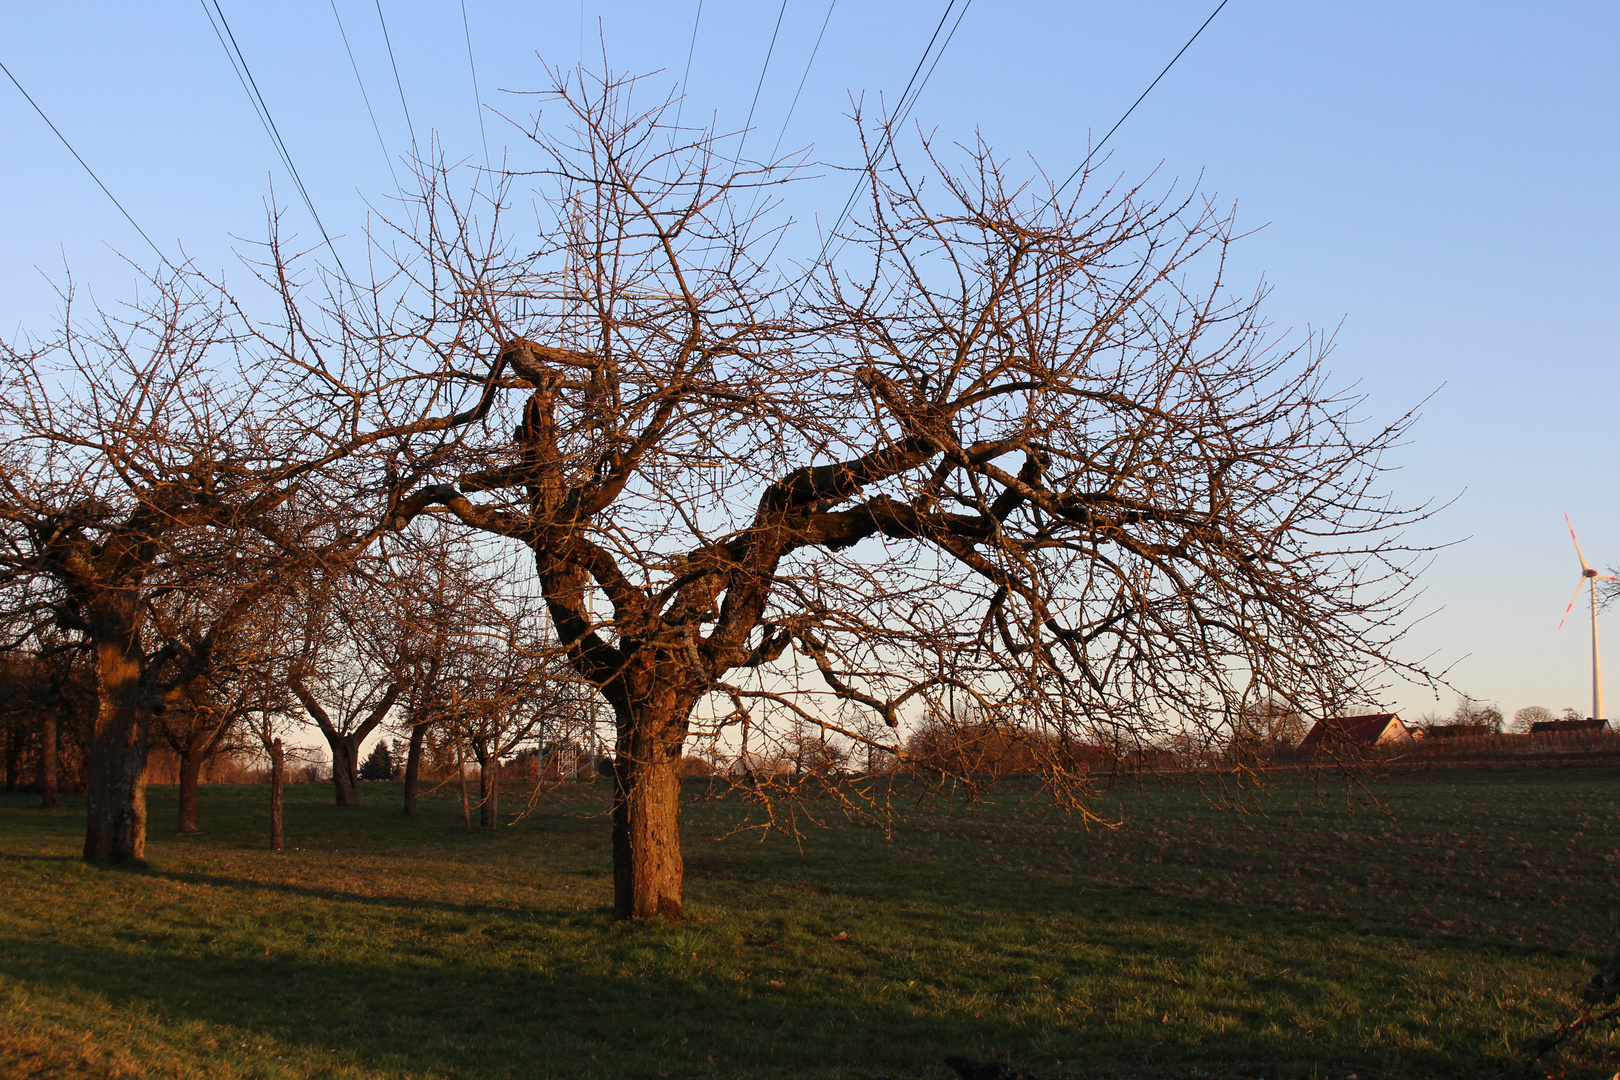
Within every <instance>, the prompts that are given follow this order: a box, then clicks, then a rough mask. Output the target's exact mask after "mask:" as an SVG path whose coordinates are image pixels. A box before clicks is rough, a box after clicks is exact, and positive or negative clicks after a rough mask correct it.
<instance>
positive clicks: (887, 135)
mask: <svg viewBox="0 0 1620 1080" xmlns="http://www.w3.org/2000/svg"><path fill="white" fill-rule="evenodd" d="M972 6H973V0H966V2H965V3H963V5H962V10H961V11H960V12H958V13H957V16H956V21H955V22H954V23H952V24H951V32H950V33H949V34H946V35H945V41H944V42H943V43H942V44H941V45H940V47H939V51H938V52H935V51H934V43H935V42H936V41H939V34H940V31H941V30H943V29H945V22H946V20H947V19H949V18H950V17H951V10H952V9H953V8H955V7H956V0H950V2H949V3H947V4H946V5H945V13H944V14H943V15H941V16H940V17H939V24H938V25H936V26H935V27H934V33H933V35H932V36H931V37H929V39H928V45H927V47H926V48H924V49H923V54H922V57H921V59H919V60H918V61H917V66H916V67H915V68H913V69H912V71H911V78H910V79H908V80H907V81H906V88H905V89H904V90H902V91H901V92H900V102H899V107H898V108H897V109H896V111H895V113H894V118H893V119H892V120H891V121H890V122H889V123H887V124H885V125H884V128H883V138H882V139H881V140H879V142H878V148H877V153H876V154H874V155H873V156H872V161H873V162H874V163H875V162H877V161H878V160H880V159H881V158H882V157H883V155H884V154H886V153H888V150H889V147H890V145H891V144H892V143H893V141H894V132H895V129H897V128H898V127H900V125H902V124H904V123H905V121H906V117H907V116H909V115H910V114H911V108H912V106H913V105H915V104H917V99H918V98H920V97H921V96H922V92H923V90H924V88H926V87H927V86H928V80H929V79H931V78H933V75H934V68H936V67H938V66H939V58H940V57H941V56H943V55H944V53H945V49H946V48H947V47H948V46H949V45H950V43H951V39H952V38H954V37H956V28H957V27H959V26H961V25H962V16H964V15H966V14H967V10H968V8H970V7H972ZM930 55H932V56H933V61H934V62H933V63H932V64H929V65H928V74H927V75H924V76H923V79H922V82H920V83H919V82H918V81H917V76H918V75H919V74H921V73H922V69H923V65H924V64H928V60H929V57H930ZM913 87H915V88H916V89H915V90H913ZM865 183H866V181H865V179H864V178H862V179H860V180H857V181H855V188H854V190H852V191H851V192H850V193H849V198H848V199H846V200H845V201H844V208H843V209H842V210H840V211H839V212H838V220H837V221H835V222H833V227H832V228H831V229H829V230H828V231H827V239H826V240H824V241H823V242H822V244H821V254H819V255H817V256H816V263H815V265H820V264H821V263H822V262H823V261H824V260H825V259H826V258H827V250H828V249H829V248H830V247H831V246H832V242H833V238H834V237H835V236H837V235H838V230H839V229H840V228H842V227H843V224H844V219H845V218H847V217H848V216H849V212H850V210H852V209H854V207H855V200H856V199H858V198H860V194H861V188H862V187H864V186H865ZM811 269H812V271H814V266H812V268H811ZM808 280H809V278H808V277H806V279H805V281H806V282H808ZM803 291H804V284H803V283H801V284H800V286H799V292H800V293H803Z"/></svg>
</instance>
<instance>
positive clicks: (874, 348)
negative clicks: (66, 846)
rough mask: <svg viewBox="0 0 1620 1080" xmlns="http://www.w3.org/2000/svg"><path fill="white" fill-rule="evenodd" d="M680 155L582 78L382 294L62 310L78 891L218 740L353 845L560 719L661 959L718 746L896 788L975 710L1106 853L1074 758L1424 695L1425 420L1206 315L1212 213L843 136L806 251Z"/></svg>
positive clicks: (395, 266) (42, 387)
mask: <svg viewBox="0 0 1620 1080" xmlns="http://www.w3.org/2000/svg"><path fill="white" fill-rule="evenodd" d="M674 115H675V112H674V102H672V101H666V100H662V99H656V100H651V101H648V100H646V92H645V88H644V87H643V86H641V85H640V84H639V83H638V82H637V81H636V80H630V79H622V78H617V77H592V76H590V75H589V74H586V73H583V72H581V73H574V74H569V75H565V76H564V75H559V76H558V77H556V79H555V86H554V88H553V90H552V92H551V93H550V94H549V96H548V97H547V98H546V99H545V101H544V111H543V113H542V114H541V115H540V116H539V117H537V118H536V119H535V120H534V121H533V123H532V125H531V126H529V127H527V128H524V129H522V130H521V131H520V132H519V134H520V135H521V138H522V143H523V146H524V147H525V149H523V150H521V151H514V152H513V159H512V164H511V165H510V166H509V167H508V168H507V169H506V170H505V171H494V172H492V171H488V170H467V169H461V168H457V167H454V166H450V165H446V164H443V163H439V162H432V161H425V162H420V163H419V165H418V171H417V180H418V185H417V188H416V192H417V194H416V196H415V198H414V199H413V200H412V201H410V202H408V203H406V204H402V205H400V206H398V207H397V208H395V209H394V210H393V211H392V212H390V211H388V210H380V211H379V212H378V218H377V220H378V221H379V222H381V224H379V225H378V226H377V227H376V229H375V230H374V231H373V232H372V233H371V235H370V236H369V238H368V239H369V259H367V260H366V261H365V265H366V267H367V275H366V276H364V277H357V276H353V275H349V274H346V273H344V272H342V270H341V268H340V267H337V266H329V265H324V264H323V263H322V262H321V260H320V250H319V249H316V250H314V251H305V250H303V246H302V245H299V244H297V243H295V242H294V241H293V240H292V239H291V238H289V237H287V236H285V235H284V234H283V232H282V227H281V223H280V221H279V220H277V219H276V218H275V217H274V216H272V220H271V221H270V222H269V228H268V235H267V239H266V241H265V242H264V244H263V246H262V247H261V248H258V249H256V250H255V251H252V252H250V253H248V255H247V256H246V257H245V259H244V265H245V267H246V268H247V274H246V276H245V278H244V280H243V281H241V282H227V281H225V280H221V279H218V278H216V277H214V276H211V275H208V274H205V273H203V272H201V271H200V270H199V269H197V268H195V267H193V266H181V267H173V266H168V265H164V266H161V267H158V268H156V269H155V270H154V271H153V272H152V273H151V274H150V275H149V278H148V281H147V285H146V287H145V289H144V290H143V291H142V292H141V294H140V295H138V296H135V297H132V298H131V299H130V300H129V301H128V302H127V303H125V304H123V305H119V306H116V307H96V306H94V305H87V304H86V303H85V302H84V301H83V300H82V298H81V297H80V295H79V294H78V293H76V292H75V290H74V289H73V287H72V286H71V284H68V285H64V287H63V290H62V296H61V312H60V318H59V320H58V322H57V324H56V326H55V328H54V329H53V330H51V331H50V332H48V333H45V334H43V335H41V336H38V337H33V338H21V339H17V340H12V341H8V342H6V343H5V344H4V345H3V354H4V366H5V370H6V372H7V374H6V375H5V385H4V387H3V394H0V397H3V402H4V404H3V405H0V410H3V411H0V586H3V595H4V597H5V602H6V612H7V616H8V623H7V625H8V626H9V627H10V630H11V637H10V640H9V641H8V642H7V643H6V644H8V645H9V646H11V647H12V648H13V649H14V650H23V651H25V652H27V653H28V655H30V656H33V657H36V658H38V659H39V660H40V662H42V663H47V662H54V660H53V658H54V657H55V656H57V655H58V654H59V653H64V652H65V653H72V654H73V655H75V656H77V657H79V658H81V662H82V663H83V664H84V665H85V666H86V668H87V670H89V671H90V673H91V675H90V685H91V687H92V692H93V695H94V701H95V704H94V714H95V715H94V723H93V728H92V732H91V734H90V736H89V737H88V746H87V748H86V749H87V778H86V784H87V790H88V800H89V810H88V821H87V826H86V837H85V845H84V855H85V858H87V859H90V860H126V859H138V858H140V857H141V856H142V852H143V845H144V838H145V830H146V819H145V801H144V784H145V776H146V761H147V753H148V749H149V747H150V746H152V745H153V743H154V741H155V740H172V741H170V745H173V746H176V747H185V748H196V752H197V753H202V752H205V751H206V747H207V746H208V744H209V741H210V740H211V739H213V738H214V737H215V735H216V733H217V732H218V730H219V725H220V724H222V723H223V722H224V718H225V717H233V716H234V717H238V718H239V721H238V722H240V723H243V724H245V725H246V727H247V729H248V730H250V731H251V733H252V735H253V737H254V738H256V739H258V740H259V741H260V742H261V743H262V744H263V746H264V748H265V750H266V752H267V753H269V754H270V755H271V756H272V757H275V755H276V754H277V753H278V750H277V745H278V744H277V739H278V738H279V737H280V733H279V731H278V729H277V727H276V724H277V722H278V718H286V717H290V716H294V715H299V714H298V712H297V710H299V709H301V710H302V714H301V715H303V716H305V717H307V718H309V719H311V720H313V722H314V723H315V724H316V725H317V726H319V727H320V729H321V731H322V732H323V734H325V736H326V738H327V740H328V742H329V743H330V746H331V750H332V758H333V774H334V781H335V783H336V785H337V790H338V798H339V800H340V801H341V800H343V799H344V798H349V797H352V779H353V777H354V775H355V769H356V767H357V762H356V760H355V758H356V753H357V750H358V747H359V745H360V741H361V739H363V738H364V737H365V736H366V734H367V733H368V732H369V731H371V730H373V729H374V728H375V727H376V726H377V725H378V724H380V723H382V722H383V721H384V720H385V719H386V718H387V717H388V716H390V715H394V714H396V713H397V714H398V715H400V716H403V717H406V718H408V719H409V720H410V723H409V725H408V726H409V728H410V730H411V731H412V732H413V734H414V733H415V732H418V731H427V730H431V728H430V725H429V723H428V721H432V720H435V719H436V718H444V717H459V718H460V719H458V720H457V721H456V722H457V723H459V724H460V725H461V730H463V731H464V732H466V733H467V734H466V745H468V746H470V747H471V748H472V752H473V753H474V754H475V755H479V756H480V760H483V758H484V756H488V755H496V756H498V755H499V754H500V753H502V752H503V751H502V749H501V748H502V747H503V746H504V745H506V743H505V740H507V739H508V738H509V736H510V735H511V733H512V732H514V731H517V730H520V729H522V727H523V725H524V724H526V723H528V722H529V719H528V718H531V717H542V718H543V717H546V716H550V715H555V713H554V706H553V704H552V703H551V702H550V701H549V699H547V698H546V696H545V695H547V694H548V693H551V691H550V690H547V689H546V688H547V687H564V688H577V687H583V688H585V690H586V691H587V692H588V694H589V696H590V697H591V699H592V700H594V701H595V702H597V703H599V704H600V705H601V706H603V707H604V708H605V709H606V710H607V711H609V712H611V716H612V724H613V729H614V732H615V736H614V741H613V746H612V758H611V762H612V770H613V782H614V811H613V818H612V829H613V840H614V842H613V859H614V882H615V905H616V911H617V912H618V914H619V915H620V916H622V917H648V916H665V917H670V918H679V917H680V914H681V905H682V861H681V856H680V804H679V790H680V767H681V760H682V756H683V749H685V748H688V747H690V746H692V745H694V744H704V745H708V746H721V745H723V746H725V747H726V748H727V749H728V752H730V753H733V754H734V755H735V756H736V757H738V759H739V760H743V761H749V760H754V758H751V757H750V755H756V756H757V755H760V754H762V753H768V752H769V750H770V748H771V747H772V746H773V745H775V744H776V743H779V742H780V741H781V740H782V739H784V738H788V737H790V736H791V735H792V734H793V733H796V732H798V733H802V732H803V731H804V730H805V728H806V726H809V727H810V728H813V729H814V730H815V731H816V732H818V733H820V734H821V735H823V736H825V737H836V738H837V739H838V740H841V742H842V744H843V745H846V746H848V747H850V748H851V749H852V751H853V752H855V753H856V754H859V752H860V750H861V749H862V748H867V749H870V750H872V751H874V752H881V753H885V754H891V755H895V756H897V757H902V756H903V755H904V753H905V745H904V737H903V733H904V731H905V730H906V727H907V725H909V724H911V723H912V722H913V721H915V720H917V719H918V718H922V717H930V718H933V719H934V720H935V721H937V720H938V718H940V717H945V718H951V717H955V716H958V715H966V714H967V713H968V712H969V710H968V709H967V708H966V706H971V707H972V708H971V714H972V715H973V717H974V718H975V719H974V723H976V724H978V725H981V727H982V726H983V725H986V724H989V725H992V726H993V725H997V724H1001V725H1005V726H1007V728H1008V729H1009V730H1011V729H1017V730H1020V731H1039V732H1042V733H1044V734H1045V735H1046V736H1048V737H1047V738H1044V739H1042V740H1036V741H1032V742H1031V745H1032V746H1035V747H1037V748H1039V747H1053V748H1057V749H1056V750H1054V751H1053V752H1052V753H1050V754H1046V752H1045V751H1044V750H1040V749H1037V750H1036V751H1034V752H1035V753H1036V754H1037V756H1041V755H1045V756H1044V757H1041V760H1039V761H1037V762H1036V767H1037V769H1038V771H1041V772H1042V774H1043V775H1044V776H1045V778H1046V779H1047V781H1048V782H1049V786H1050V788H1051V790H1052V792H1053V793H1054V794H1055V795H1056V796H1058V797H1060V798H1062V799H1064V800H1066V801H1067V802H1069V803H1070V804H1071V805H1074V806H1076V807H1077V808H1080V809H1082V810H1083V809H1084V807H1085V806H1086V805H1087V803H1086V796H1087V789H1086V786H1085V783H1084V777H1085V771H1084V768H1083V765H1077V764H1076V762H1077V761H1079V760H1080V759H1079V758H1077V757H1075V756H1074V755H1072V754H1069V755H1067V756H1065V754H1064V753H1063V752H1061V751H1062V748H1064V747H1068V746H1073V745H1075V744H1078V743H1085V744H1095V743H1106V744H1108V745H1114V746H1118V745H1130V744H1138V745H1142V746H1146V745H1149V744H1152V743H1154V742H1155V741H1156V740H1163V739H1166V738H1170V737H1175V738H1177V739H1182V740H1191V741H1192V742H1195V743H1203V744H1209V745H1225V744H1227V743H1229V742H1231V741H1232V739H1233V738H1234V729H1235V727H1236V726H1241V723H1242V718H1243V717H1245V716H1251V717H1252V716H1253V715H1254V709H1255V707H1256V703H1257V702H1263V703H1266V704H1265V706H1264V708H1265V709H1268V710H1269V709H1272V708H1273V706H1272V705H1271V703H1272V702H1281V703H1283V706H1282V707H1284V708H1286V709H1287V710H1292V711H1294V712H1297V713H1298V714H1300V715H1303V716H1321V715H1324V714H1327V713H1333V712H1338V711H1341V710H1343V709H1345V708H1350V707H1354V706H1355V705H1357V704H1371V703H1372V699H1373V698H1374V697H1375V696H1376V694H1377V691H1378V688H1379V686H1380V685H1381V682H1382V681H1383V680H1385V679H1387V678H1388V677H1389V676H1390V675H1391V673H1396V674H1406V675H1413V676H1416V677H1419V678H1422V673H1421V672H1420V671H1417V670H1415V669H1414V668H1412V667H1411V666H1409V665H1406V664H1404V663H1402V661H1401V660H1400V658H1399V656H1398V655H1397V652H1396V649H1395V646H1396V643H1397V642H1398V639H1399V637H1400V632H1401V626H1402V617H1403V612H1404V610H1405V606H1406V604H1407V602H1408V599H1409V597H1410V587H1411V584H1412V575H1413V567H1414V564H1415V560H1418V559H1420V558H1421V552H1414V551H1412V550H1411V549H1409V548H1408V547H1406V546H1405V544H1404V541H1403V539H1402V533H1401V529H1402V527H1403V526H1405V525H1407V524H1409V523H1411V522H1412V521H1413V520H1415V519H1416V518H1417V517H1419V516H1421V514H1422V513H1423V511H1422V509H1421V508H1420V509H1418V510H1417V511H1415V512H1414V511H1407V510H1403V509H1400V508H1399V507H1397V506H1396V505H1395V503H1394V502H1392V500H1391V496H1390V493H1389V492H1388V490H1387V488H1386V486H1385V483H1384V479H1385V478H1384V464H1383V460H1382V459H1383V455H1384V454H1385V453H1386V452H1388V451H1389V450H1390V449H1391V448H1392V447H1394V446H1395V445H1397V444H1398V442H1399V441H1400V440H1401V439H1402V438H1403V435H1404V432H1405V431H1406V429H1407V427H1408V425H1409V422H1410V415H1409V414H1405V413H1401V412H1399V411H1397V412H1396V413H1394V414H1391V415H1390V416H1388V417H1387V418H1385V419H1382V420H1380V419H1377V418H1376V416H1375V414H1374V413H1373V412H1372V411H1371V410H1369V409H1368V408H1367V407H1366V405H1365V403H1364V402H1363V400H1362V398H1361V397H1360V396H1358V395H1357V394H1356V393H1355V392H1354V391H1353V390H1352V389H1349V388H1348V387H1347V385H1346V384H1345V383H1343V382H1338V381H1335V380H1334V379H1333V378H1331V377H1330V376H1329V374H1328V372H1327V369H1326V357H1327V354H1328V351H1329V342H1327V341H1326V340H1324V339H1322V338H1319V337H1310V336H1306V337H1303V338H1299V339H1295V340H1289V339H1287V338H1280V337H1277V336H1275V335H1273V334H1271V333H1270V332H1269V331H1268V329H1267V327H1266V323H1265V320H1264V317H1263V315H1262V313H1261V307H1262V300H1263V289H1250V290H1247V291H1233V290H1231V289H1230V288H1229V287H1228V286H1227V284H1226V282H1225V280H1224V277H1223V275H1224V269H1225V265H1226V257H1227V252H1228V249H1229V247H1230V245H1232V244H1233V243H1234V242H1236V240H1237V236H1238V234H1237V229H1236V226H1235V224H1234V221H1233V218H1232V216H1231V214H1230V212H1229V211H1227V210H1225V209H1223V208H1222V207H1221V206H1220V205H1218V204H1217V203H1216V202H1215V201H1214V200H1213V199H1209V198H1206V197H1205V196H1204V195H1202V194H1201V193H1199V192H1196V191H1194V192H1180V193H1178V192H1177V191H1176V190H1175V189H1174V186H1173V185H1161V186H1160V187H1159V188H1157V189H1155V188H1154V187H1153V186H1152V185H1153V184H1154V182H1153V181H1149V182H1147V183H1143V184H1129V183H1123V182H1121V181H1118V180H1110V179H1109V178H1106V177H1101V176H1099V175H1098V174H1097V173H1096V171H1095V169H1093V171H1092V172H1090V173H1087V174H1086V175H1084V176H1082V177H1080V181H1079V183H1078V185H1077V186H1075V187H1073V188H1070V189H1067V190H1059V189H1058V187H1057V185H1055V184H1053V183H1051V182H1049V181H1048V180H1047V179H1046V178H1045V177H1044V176H1043V175H1042V174H1040V173H1038V172H1033V173H1032V172H1029V171H1027V170H1025V169H1024V167H1022V166H1017V167H1014V166H1012V165H1009V164H1008V162H1006V161H1004V160H1003V159H1001V158H998V157H997V156H996V155H995V154H994V153H993V152H992V151H991V150H990V149H989V148H988V147H986V146H983V145H969V146H965V147H963V146H953V147H944V146H936V145H933V144H932V143H931V142H930V141H929V140H928V139H927V138H926V137H920V136H916V135H914V134H908V133H905V132H899V131H896V130H893V129H892V128H891V127H890V126H889V125H888V124H887V123H886V122H885V121H884V120H883V119H882V118H879V119H878V120H876V121H875V122H874V121H870V120H869V119H868V118H865V117H861V116H857V117H855V121H854V122H855V123H856V124H857V125H859V126H860V130H861V132H862V134H863V136H864V138H865V143H864V145H866V146H867V147H868V148H869V154H868V158H867V160H866V162H865V166H864V171H863V172H861V173H860V174H859V175H860V176H861V177H862V178H863V179H862V182H861V187H860V192H859V199H857V200H856V201H855V204H854V212H853V213H851V214H850V215H849V216H848V217H847V218H843V217H841V218H839V219H838V221H837V222H836V223H831V219H830V218H829V219H826V220H823V221H822V225H823V226H825V225H827V224H829V223H831V224H832V227H833V228H834V229H835V230H836V231H833V232H825V233H823V232H820V231H818V230H817V229H816V228H814V227H812V226H810V225H806V224H802V223H796V222H794V221H792V220H791V219H789V218H788V217H787V216H786V213H785V211H784V207H783V203H782V201H781V200H780V199H779V198H778V194H779V193H780V192H781V191H783V190H785V188H784V185H790V184H793V183H795V182H796V181H797V179H798V178H799V177H800V176H801V175H803V174H804V173H805V169H806V166H805V162H806V161H807V160H808V158H807V156H806V155H795V156H793V157H790V158H788V159H785V160H781V161H774V162H764V163H754V162H749V161H746V160H744V161H740V162H739V161H735V160H733V159H732V158H731V157H729V156H728V149H727V148H728V147H730V146H731V145H732V142H730V141H727V140H726V139H725V138H724V137H723V135H724V133H717V132H715V131H711V130H693V129H690V128H683V127H678V126H676V125H675V124H674V123H673V122H672V121H673V118H674ZM902 147H911V148H912V149H911V150H910V151H908V152H907V153H904V154H903V153H902V151H901V148H902ZM908 154H909V156H908ZM357 261H358V260H354V259H353V258H351V260H350V263H351V265H354V264H355V263H356V262H357ZM514 552H518V553H521V554H522V560H521V561H519V560H518V559H516V558H514V557H513V553H514ZM570 692H571V691H570ZM490 702H500V703H501V704H500V707H499V708H496V707H493V706H489V703H490ZM492 715H499V716H501V717H503V718H505V719H503V720H502V721H501V723H502V724H508V725H512V726H507V727H499V725H496V726H492V727H491V728H490V729H489V730H488V731H487V732H485V733H484V734H482V735H477V734H474V732H475V731H477V730H478V729H477V724H478V723H480V722H483V721H482V720H475V719H471V718H469V717H472V716H477V717H484V716H492ZM417 719H420V720H422V721H424V722H423V723H416V722H415V721H416V720H417ZM497 727H499V730H497ZM171 733H173V734H171ZM424 737H425V736H424ZM177 752H179V753H182V754H190V753H192V752H193V751H192V750H190V749H184V750H177ZM414 754H415V750H413V756H414ZM188 760H189V759H188ZM409 767H410V766H409V765H407V770H409ZM346 791H347V792H348V794H346V793H345V792H346Z"/></svg>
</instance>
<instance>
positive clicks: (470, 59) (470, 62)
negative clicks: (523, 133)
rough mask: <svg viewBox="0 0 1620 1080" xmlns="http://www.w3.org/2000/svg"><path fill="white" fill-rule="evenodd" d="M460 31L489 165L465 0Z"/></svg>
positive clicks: (485, 156) (479, 130) (486, 167)
mask: <svg viewBox="0 0 1620 1080" xmlns="http://www.w3.org/2000/svg"><path fill="white" fill-rule="evenodd" d="M461 32H462V33H463V34H464V35H466V38H467V70H468V71H470V72H472V84H473V105H474V106H475V107H476V108H477V109H478V137H479V138H480V139H482V140H483V143H484V168H485V169H488V168H489V167H490V165H489V136H488V135H487V134H486V133H485V132H484V95H483V94H481V93H479V92H478V65H477V64H475V63H473V47H472V27H471V26H469V25H468V23H467V0H461Z"/></svg>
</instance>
